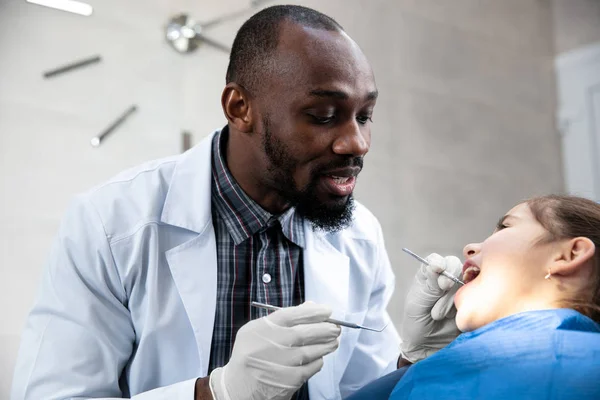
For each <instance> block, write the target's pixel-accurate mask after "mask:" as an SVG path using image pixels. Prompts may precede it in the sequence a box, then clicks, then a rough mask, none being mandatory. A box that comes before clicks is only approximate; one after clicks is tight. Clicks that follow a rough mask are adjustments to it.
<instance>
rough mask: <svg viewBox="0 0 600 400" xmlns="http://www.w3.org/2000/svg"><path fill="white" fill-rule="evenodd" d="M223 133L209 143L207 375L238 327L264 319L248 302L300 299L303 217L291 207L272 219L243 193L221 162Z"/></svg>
mask: <svg viewBox="0 0 600 400" xmlns="http://www.w3.org/2000/svg"><path fill="white" fill-rule="evenodd" d="M228 135H229V130H228V129H227V128H224V129H223V130H222V131H221V132H219V133H217V134H216V135H215V136H214V138H213V142H212V143H213V151H212V174H213V180H212V219H213V225H214V228H215V234H216V241H217V260H218V261H217V263H218V270H217V271H218V272H217V303H216V312H215V325H214V330H213V336H212V345H211V351H210V363H209V373H210V371H212V370H213V369H214V368H217V367H221V366H223V365H225V364H226V363H227V362H228V361H229V358H230V356H231V351H232V349H233V343H234V341H235V336H236V334H237V331H238V330H239V329H240V327H241V326H242V325H244V324H245V323H246V322H248V321H250V320H252V319H255V318H258V317H261V316H264V315H266V311H265V310H262V309H257V308H255V307H250V302H252V301H259V302H261V303H268V304H272V305H275V306H279V307H289V306H292V305H298V304H300V303H302V302H303V300H304V277H303V268H302V248H303V247H304V244H305V242H304V231H303V225H304V224H303V219H302V217H300V216H299V215H298V214H296V213H294V209H293V208H292V209H289V210H287V211H286V212H285V213H283V214H281V215H279V216H274V215H271V214H270V213H268V212H267V211H265V210H263V209H262V208H261V207H260V206H259V205H258V204H256V203H255V202H254V201H253V200H252V199H250V197H248V195H246V193H244V191H243V190H242V189H241V187H240V186H239V185H238V184H237V182H236V181H235V180H234V179H233V177H232V176H231V173H230V172H229V170H228V168H227V165H226V162H225V149H226V144H227V138H228Z"/></svg>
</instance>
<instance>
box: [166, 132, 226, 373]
mask: <svg viewBox="0 0 600 400" xmlns="http://www.w3.org/2000/svg"><path fill="white" fill-rule="evenodd" d="M212 137H213V135H210V136H209V137H207V138H206V139H204V141H203V142H202V143H200V144H199V145H197V146H196V147H194V148H192V149H191V150H189V151H188V152H186V153H185V154H184V155H182V158H181V160H180V161H179V162H178V164H177V166H176V168H175V171H174V173H173V177H172V179H171V184H170V186H169V191H168V193H167V198H166V200H165V205H164V208H163V213H162V216H161V220H162V221H163V222H164V223H166V224H169V225H173V226H178V227H180V228H184V229H187V230H188V231H191V232H192V233H195V234H196V235H194V234H193V235H192V236H191V237H192V238H191V239H190V240H188V241H186V242H184V243H182V244H180V245H179V246H177V247H174V248H172V249H170V250H168V251H167V252H166V258H167V262H168V264H169V268H170V270H171V275H172V276H173V280H174V281H175V285H176V287H177V290H178V292H179V295H180V297H181V301H182V303H183V306H184V308H185V311H186V313H187V316H188V318H189V320H190V324H191V326H192V329H193V331H194V337H195V339H196V346H197V348H198V353H199V358H200V369H201V370H200V371H199V373H200V374H202V376H205V375H206V374H207V371H208V363H209V357H210V347H211V342H212V333H213V327H214V320H215V307H216V295H217V247H216V238H215V232H214V228H213V225H212V214H211V184H212V174H211V154H212V151H211V144H212Z"/></svg>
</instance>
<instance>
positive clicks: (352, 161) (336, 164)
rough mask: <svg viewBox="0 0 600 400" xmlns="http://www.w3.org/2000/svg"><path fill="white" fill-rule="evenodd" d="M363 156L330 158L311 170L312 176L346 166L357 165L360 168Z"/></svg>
mask: <svg viewBox="0 0 600 400" xmlns="http://www.w3.org/2000/svg"><path fill="white" fill-rule="evenodd" d="M363 162H364V157H363V156H360V157H352V156H349V157H345V158H343V159H337V160H332V161H331V162H329V163H327V164H324V165H320V166H319V167H317V168H315V169H314V170H313V176H318V175H323V174H324V173H326V172H327V171H331V170H335V169H341V168H348V167H358V168H359V169H360V170H362V168H363Z"/></svg>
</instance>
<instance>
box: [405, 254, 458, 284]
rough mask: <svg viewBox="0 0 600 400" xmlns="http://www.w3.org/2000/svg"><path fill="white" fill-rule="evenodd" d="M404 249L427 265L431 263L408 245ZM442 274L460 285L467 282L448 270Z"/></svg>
mask: <svg viewBox="0 0 600 400" xmlns="http://www.w3.org/2000/svg"><path fill="white" fill-rule="evenodd" d="M402 251H403V252H405V253H406V254H409V255H411V256H413V257H414V258H416V259H417V260H419V261H421V262H422V263H423V264H425V265H431V264H429V262H427V260H426V259H424V258H423V257H421V256H418V255H417V254H415V253H413V252H412V251H410V250H409V249H407V248H406V247H403V248H402ZM441 274H442V275H444V276H445V277H446V278H448V279H450V280H451V281H453V282H455V283H458V284H459V285H464V284H465V283H464V282H463V281H461V280H460V279H458V278H457V277H455V276H453V275H451V274H450V273H448V272H446V271H442V272H441Z"/></svg>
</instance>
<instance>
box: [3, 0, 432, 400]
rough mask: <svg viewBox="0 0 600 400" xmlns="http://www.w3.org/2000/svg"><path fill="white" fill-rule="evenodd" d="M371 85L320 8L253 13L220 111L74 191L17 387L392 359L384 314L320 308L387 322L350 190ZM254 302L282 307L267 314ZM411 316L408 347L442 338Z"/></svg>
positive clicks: (278, 380) (338, 390)
mask: <svg viewBox="0 0 600 400" xmlns="http://www.w3.org/2000/svg"><path fill="white" fill-rule="evenodd" d="M377 93H378V92H377V88H376V86H375V80H374V78H373V72H372V70H371V66H370V65H369V62H368V61H367V59H366V57H365V55H364V54H363V53H362V51H361V50H360V48H359V47H358V45H357V44H356V43H355V42H354V41H353V40H352V39H351V38H350V37H349V36H348V35H347V34H346V33H345V32H344V30H343V29H342V27H341V26H340V25H339V24H338V23H337V22H335V21H334V20H333V19H331V18H330V17H327V16H326V15H323V14H321V13H319V12H317V11H314V10H312V9H308V8H305V7H300V6H274V7H269V8H266V9H264V10H262V11H260V12H259V13H257V14H256V15H254V16H253V17H251V18H250V19H249V20H248V21H247V22H246V23H244V25H243V26H242V27H241V28H240V30H239V32H238V34H237V36H236V38H235V41H234V43H233V48H232V51H231V56H230V62H229V67H228V70H227V74H226V86H225V89H224V90H223V94H222V98H221V103H222V107H223V112H224V114H225V117H226V119H227V125H226V126H225V127H224V128H223V129H221V130H219V131H217V132H215V133H213V134H211V135H209V136H208V137H207V138H206V139H205V140H203V141H202V142H201V143H199V144H198V145H197V146H195V147H194V148H193V149H191V150H190V151H188V152H186V153H184V154H182V155H178V156H174V157H171V158H167V159H163V160H158V161H153V162H149V163H147V164H144V165H142V166H139V167H137V168H134V169H131V170H128V171H125V172H123V173H121V174H120V175H118V176H116V177H115V178H113V179H111V180H110V181H109V182H107V183H105V184H103V185H100V186H98V187H96V188H94V189H92V190H90V191H89V192H87V193H85V194H82V195H80V196H78V197H77V198H76V199H75V200H74V201H73V203H72V204H71V206H70V207H69V209H68V211H67V213H66V216H65V217H64V220H63V221H62V224H61V227H60V229H59V232H58V235H57V238H56V241H55V243H54V246H53V248H52V251H51V255H50V258H49V261H48V264H47V265H46V267H45V269H44V273H43V277H42V283H41V288H40V291H39V294H38V297H37V299H36V302H35V304H34V307H33V309H32V311H31V313H30V315H29V317H28V319H27V323H26V327H25V330H24V333H23V337H22V343H21V348H20V352H19V356H18V360H17V366H16V369H15V377H14V383H13V388H12V399H13V400H21V399H34V400H39V399H72V398H78V399H79V398H104V399H107V398H112V399H114V398H132V399H136V400H167V399H169V400H171V399H182V400H194V399H198V400H199V399H211V398H216V399H218V400H221V399H224V400H225V399H226V400H242V399H289V398H295V399H308V398H311V399H337V398H341V397H346V396H348V395H349V394H351V393H353V392H354V391H356V390H357V389H359V388H360V387H362V386H363V385H365V384H366V383H368V382H370V381H372V380H374V379H376V378H378V377H379V376H382V375H384V374H386V373H388V372H390V371H392V370H394V369H395V368H397V366H398V363H399V361H400V339H399V337H398V334H397V332H396V330H395V328H394V327H393V325H392V324H390V325H388V326H387V328H386V329H385V330H384V331H383V332H381V333H374V332H367V331H359V330H351V329H347V328H343V329H340V328H339V327H337V326H334V325H332V324H330V323H327V322H325V320H326V319H327V318H328V317H330V316H332V317H334V318H340V319H345V320H348V321H351V322H355V323H358V324H362V325H366V326H372V327H381V326H384V325H385V324H387V323H388V321H389V316H388V314H387V312H386V307H387V304H388V302H389V300H390V297H391V295H392V291H393V288H394V276H393V274H392V270H391V268H390V264H389V260H388V256H387V254H386V250H385V246H384V242H383V237H382V233H381V229H380V226H379V223H378V222H377V220H376V219H375V217H374V216H373V215H372V214H371V213H370V212H369V211H368V210H367V209H366V208H365V207H364V206H362V205H360V204H359V203H357V202H355V201H354V200H353V198H352V192H353V189H354V186H355V183H356V179H357V176H358V174H359V172H360V171H361V168H362V166H363V158H364V156H365V154H366V153H367V151H368V150H369V146H370V142H371V122H372V121H371V117H372V115H373V109H374V107H375V103H376V101H377ZM409 300H410V299H409ZM430 300H431V299H430ZM252 301H259V302H263V303H269V304H273V305H276V306H280V307H286V309H284V310H280V311H277V312H275V313H273V314H271V315H269V316H266V317H265V315H266V314H265V312H264V311H262V310H258V309H255V308H253V307H251V305H250V303H251V302H252ZM308 301H309V302H308ZM318 304H327V305H328V307H330V308H327V307H324V306H321V305H318ZM428 304H429V303H428ZM332 310H334V311H335V312H334V313H333V314H332ZM261 317H262V318H261ZM414 317H415V316H414V315H410V316H409V317H408V319H410V318H413V319H415V320H414V324H415V325H414V326H413V327H412V328H411V329H412V331H407V336H406V337H405V338H404V339H405V343H408V344H410V346H408V347H406V348H403V354H405V357H406V358H407V359H408V360H409V361H415V360H416V359H417V358H418V357H421V356H423V355H426V354H427V352H428V351H429V350H423V349H427V348H428V343H431V342H436V340H437V339H436V332H431V334H430V335H426V337H424V338H423V337H422V335H421V333H422V332H423V331H422V328H419V327H420V326H421V327H422V326H424V324H425V325H426V324H427V321H429V320H430V319H431V318H430V317H429V316H427V315H426V316H425V317H424V318H425V319H423V318H422V317H421V318H414ZM424 321H425V322H424ZM409 322H410V321H409ZM423 329H428V328H427V326H425V328H423ZM411 335H412V336H411ZM336 349H337V351H335V352H334V350H336ZM307 380H308V384H306V383H305V382H306V381H307Z"/></svg>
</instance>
